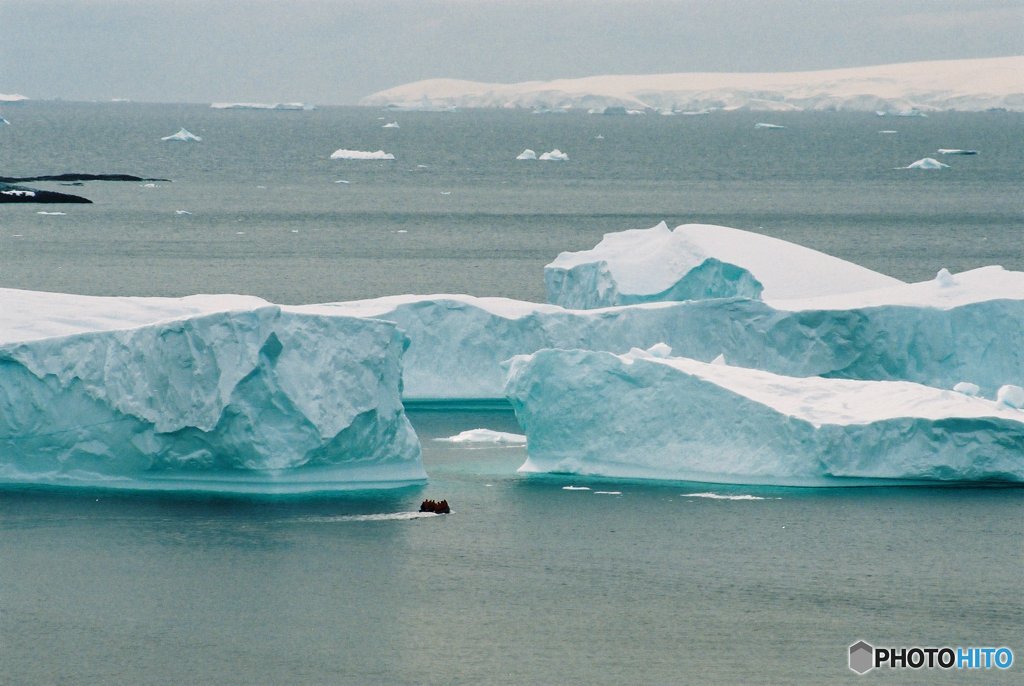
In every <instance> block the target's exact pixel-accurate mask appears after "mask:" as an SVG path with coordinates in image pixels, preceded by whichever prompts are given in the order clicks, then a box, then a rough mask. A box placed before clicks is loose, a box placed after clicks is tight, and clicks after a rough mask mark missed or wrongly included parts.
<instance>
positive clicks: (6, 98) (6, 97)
mask: <svg viewBox="0 0 1024 686" xmlns="http://www.w3.org/2000/svg"><path fill="white" fill-rule="evenodd" d="M22 100H28V98H26V97H25V96H24V95H18V94H17V93H0V102H21V101H22Z"/></svg>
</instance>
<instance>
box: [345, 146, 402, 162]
mask: <svg viewBox="0 0 1024 686" xmlns="http://www.w3.org/2000/svg"><path fill="white" fill-rule="evenodd" d="M331 159H332V160H393V159H395V156H394V155H392V154H391V153H389V152H384V151H383V150H377V151H376V152H367V151H364V150H346V149H344V148H341V149H339V150H335V151H334V152H332V153H331Z"/></svg>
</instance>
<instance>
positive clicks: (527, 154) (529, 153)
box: [516, 148, 537, 160]
mask: <svg viewBox="0 0 1024 686" xmlns="http://www.w3.org/2000/svg"><path fill="white" fill-rule="evenodd" d="M516 159H517V160H535V159H537V153H536V152H534V151H533V150H530V149H529V148H527V149H526V150H523V151H522V152H521V153H519V154H518V155H516Z"/></svg>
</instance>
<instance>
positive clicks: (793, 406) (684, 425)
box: [506, 350, 1024, 486]
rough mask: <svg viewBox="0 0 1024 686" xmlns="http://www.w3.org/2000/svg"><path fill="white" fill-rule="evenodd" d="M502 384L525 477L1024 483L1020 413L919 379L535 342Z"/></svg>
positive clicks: (810, 483) (784, 482)
mask: <svg viewBox="0 0 1024 686" xmlns="http://www.w3.org/2000/svg"><path fill="white" fill-rule="evenodd" d="M506 392H507V393H508V396H509V399H510V400H511V401H512V405H513V407H514V409H515V411H516V416H517V418H518V419H519V422H520V425H521V426H522V427H523V428H524V430H525V431H526V435H527V437H528V440H529V443H528V455H529V457H528V459H527V461H526V462H525V463H524V464H523V466H522V467H520V471H521V472H526V473H559V474H576V475H588V476H603V477H615V478H653V479H664V480H685V481H704V482H717V483H758V484H778V485H795V486H830V485H849V484H850V480H852V479H881V480H897V481H913V482H921V481H1011V482H1021V481H1024V459H1022V458H1021V450H1022V447H1024V412H1021V411H1020V410H1019V409H1016V408H1015V407H1012V406H1010V405H1009V404H1007V403H1001V402H994V401H990V400H984V399H980V398H972V397H969V396H966V395H963V394H961V393H955V392H953V391H944V390H940V389H937V388H929V387H927V386H922V385H919V384H913V383H907V382H891V381H857V380H847V379H823V378H816V377H812V378H795V377H786V376H780V375H778V374H771V373H769V372H764V371H759V370H754V369H745V368H741V367H730V366H725V365H711V364H706V363H702V362H697V361H695V360H691V359H686V358H667V359H666V358H663V357H657V356H653V355H649V354H647V353H646V352H644V351H642V350H634V351H632V352H630V353H627V354H624V355H613V354H611V353H606V352H594V351H583V350H543V351H540V352H538V353H536V354H534V355H530V356H524V357H517V358H515V359H514V360H512V362H511V365H510V370H509V378H508V384H507V386H506ZM1022 394H1024V391H1022ZM1022 400H1024V398H1022Z"/></svg>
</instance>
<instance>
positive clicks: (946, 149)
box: [937, 148, 978, 155]
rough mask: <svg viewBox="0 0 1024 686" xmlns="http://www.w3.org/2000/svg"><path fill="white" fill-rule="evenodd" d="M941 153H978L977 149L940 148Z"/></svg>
mask: <svg viewBox="0 0 1024 686" xmlns="http://www.w3.org/2000/svg"><path fill="white" fill-rule="evenodd" d="M937 152H938V153H939V154H940V155H977V154H978V151H977V150H960V149H959V148H939V149H938V150H937Z"/></svg>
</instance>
